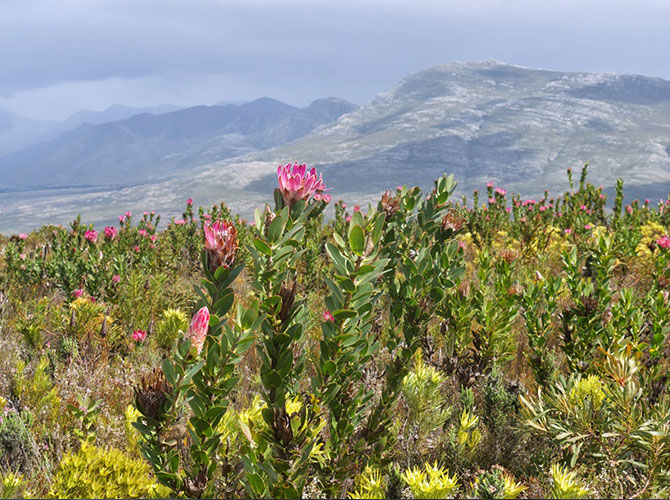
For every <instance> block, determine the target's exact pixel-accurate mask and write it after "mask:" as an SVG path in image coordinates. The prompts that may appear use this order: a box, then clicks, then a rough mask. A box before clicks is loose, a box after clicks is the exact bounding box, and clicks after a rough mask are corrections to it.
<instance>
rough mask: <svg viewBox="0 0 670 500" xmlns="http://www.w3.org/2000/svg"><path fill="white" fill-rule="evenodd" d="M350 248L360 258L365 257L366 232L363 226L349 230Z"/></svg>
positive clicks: (352, 227)
mask: <svg viewBox="0 0 670 500" xmlns="http://www.w3.org/2000/svg"><path fill="white" fill-rule="evenodd" d="M349 247H350V248H351V251H352V252H354V253H355V254H356V255H358V256H359V257H360V256H361V255H363V250H365V232H364V231H363V228H362V227H361V226H359V225H354V226H351V228H350V229H349Z"/></svg>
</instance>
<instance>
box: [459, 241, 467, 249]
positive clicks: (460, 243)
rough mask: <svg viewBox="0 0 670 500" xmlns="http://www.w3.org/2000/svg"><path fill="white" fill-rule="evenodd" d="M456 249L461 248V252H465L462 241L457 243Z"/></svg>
mask: <svg viewBox="0 0 670 500" xmlns="http://www.w3.org/2000/svg"><path fill="white" fill-rule="evenodd" d="M458 248H462V249H463V250H465V243H463V242H462V241H459V242H458Z"/></svg>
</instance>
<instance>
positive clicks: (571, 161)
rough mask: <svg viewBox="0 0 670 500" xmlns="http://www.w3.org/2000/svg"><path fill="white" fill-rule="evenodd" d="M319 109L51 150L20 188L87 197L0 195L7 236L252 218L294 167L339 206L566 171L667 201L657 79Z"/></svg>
mask: <svg viewBox="0 0 670 500" xmlns="http://www.w3.org/2000/svg"><path fill="white" fill-rule="evenodd" d="M318 102H319V101H317V103H318ZM337 102H341V101H337ZM315 104H316V103H315ZM315 104H313V105H312V106H311V107H313V106H314V105H315ZM245 106H251V105H244V106H241V107H237V108H229V107H225V106H224V107H221V110H220V111H221V112H222V113H233V110H236V111H235V113H242V114H243V113H246V111H247V110H246V108H245ZM311 107H308V108H305V109H304V110H297V109H294V108H286V107H281V106H280V107H279V108H278V110H277V113H275V114H272V113H270V114H269V118H268V120H267V121H266V122H263V124H261V123H260V122H259V123H258V125H259V126H258V128H257V132H255V133H249V134H246V135H245V134H242V135H240V132H239V130H238V129H237V128H235V127H233V126H228V125H226V126H222V127H219V126H218V125H217V124H218V123H219V122H217V124H215V123H212V122H211V121H208V119H205V118H204V117H200V116H199V117H198V118H195V117H194V116H192V115H191V114H193V115H195V114H196V113H201V114H203V115H206V114H208V113H211V112H213V109H214V108H216V110H217V112H218V111H219V110H218V107H214V108H204V107H203V108H202V109H200V108H197V109H196V108H191V109H190V110H182V111H178V112H175V113H169V114H167V115H163V116H162V118H161V119H160V120H158V119H149V118H148V117H135V118H134V119H131V120H130V121H123V122H118V123H113V124H106V125H103V126H101V127H93V128H88V129H83V130H79V131H77V132H73V133H72V134H73V135H72V136H71V137H70V138H69V142H68V143H67V147H65V146H63V148H61V147H60V146H56V145H55V144H52V146H50V147H52V148H53V149H51V150H49V154H48V155H46V156H45V157H46V158H48V160H45V161H44V162H43V163H41V164H37V163H31V164H30V165H31V167H30V168H32V170H30V169H26V172H25V173H24V174H22V175H23V176H24V177H23V179H24V180H25V182H30V183H31V184H32V185H35V184H40V185H43V184H45V183H46V184H48V187H50V188H52V187H54V186H64V185H68V186H73V185H74V186H81V188H79V189H78V190H72V189H68V190H53V189H50V190H49V191H36V190H32V191H31V192H23V193H21V195H20V196H18V195H16V194H13V193H9V192H7V193H4V194H1V195H0V210H1V211H2V215H0V231H7V230H10V229H15V230H18V229H19V228H21V227H23V226H28V227H31V226H35V225H37V224H38V223H40V222H46V221H47V220H45V219H44V217H47V218H48V221H53V222H67V221H68V220H69V219H71V218H72V217H73V216H74V215H76V214H77V213H79V212H84V213H86V214H87V216H88V217H90V218H91V220H95V221H98V222H104V221H111V220H113V218H114V217H115V215H116V214H117V213H118V212H119V210H125V208H126V207H137V208H139V207H142V206H147V205H149V206H153V207H155V208H156V209H157V210H161V211H163V212H164V213H168V214H176V213H178V211H179V210H180V208H179V207H180V206H181V204H182V203H183V199H182V198H183V196H189V197H192V198H194V199H196V200H197V202H198V203H202V204H210V203H213V202H217V201H220V200H225V201H226V202H227V203H228V204H229V205H230V206H231V207H232V209H233V210H235V211H239V212H240V213H242V214H244V215H245V216H249V215H250V214H251V211H252V207H254V206H255V205H256V204H257V203H258V202H260V200H261V199H262V196H261V193H264V192H266V191H267V189H268V186H270V185H273V184H274V182H275V179H276V177H275V170H276V168H277V165H278V164H280V163H286V162H289V161H301V162H305V163H308V164H310V165H315V166H317V167H319V168H320V169H322V170H323V172H324V173H325V174H327V176H328V179H329V182H328V184H329V187H332V188H333V189H332V191H331V194H332V195H333V196H334V197H336V198H344V199H347V200H348V201H351V202H359V203H365V202H367V201H370V200H372V199H374V198H375V197H376V196H377V195H378V194H379V193H380V191H382V190H383V189H385V188H386V187H387V186H389V185H394V186H395V185H398V184H416V185H419V186H422V187H426V186H427V185H429V184H430V182H431V179H433V178H435V177H436V176H438V175H440V174H441V173H442V172H451V173H454V174H455V175H456V176H457V177H458V178H459V179H460V180H461V182H460V184H459V191H460V192H461V193H465V192H470V191H471V190H472V189H481V187H482V185H483V184H484V183H486V182H488V181H493V182H496V183H498V184H500V185H503V186H505V187H506V188H507V189H510V190H514V191H518V192H520V193H523V194H524V195H528V196H537V195H539V194H541V193H540V192H539V190H540V189H542V190H543V189H544V188H545V187H546V188H548V189H549V190H551V191H552V192H557V191H564V190H565V189H566V183H565V179H564V172H565V169H566V168H567V167H570V166H573V167H579V166H581V165H582V164H583V163H585V162H589V163H590V164H591V169H590V171H591V176H592V179H593V181H594V182H595V183H598V184H602V185H603V186H604V188H605V191H606V192H608V193H610V194H611V192H612V189H613V185H614V183H615V180H616V178H618V177H624V178H625V180H626V185H627V193H629V194H631V195H637V193H644V196H645V197H665V196H666V195H667V193H668V191H670V82H669V81H666V80H662V79H659V78H651V77H646V76H639V75H616V74H593V73H566V72H559V71H546V70H537V69H529V68H523V67H519V66H511V65H506V64H503V63H499V62H496V61H486V62H467V63H453V64H445V65H441V66H436V67H433V68H429V69H426V70H424V71H421V72H418V73H416V74H413V75H410V76H408V77H406V78H405V79H403V80H402V81H400V82H399V83H398V84H397V85H395V86H394V87H392V88H391V89H389V90H387V91H384V92H381V93H380V94H378V95H377V96H376V97H375V98H374V99H373V100H372V101H371V102H370V103H368V104H366V105H364V106H362V107H360V108H358V109H353V108H349V109H348V108H347V105H341V106H340V107H339V108H338V109H337V111H336V112H332V113H331V112H328V113H325V115H326V116H324V117H323V118H321V119H316V118H315V119H314V121H313V122H309V121H308V119H309V117H314V116H315V114H314V113H311V112H310V108H311ZM347 111H349V112H347ZM249 114H251V113H249ZM340 115H341V116H340ZM236 116H237V115H236ZM245 116H246V115H245ZM319 116H321V115H319ZM337 117H339V118H338V119H336V118H337ZM167 120H174V121H173V122H170V125H167ZM328 120H332V122H331V123H330V124H325V125H323V124H324V123H327V121H328ZM158 122H160V123H166V125H164V126H162V127H157V126H156V124H157V123H158ZM242 122H243V120H241V121H240V124H241V123H242ZM236 123H237V122H236ZM317 124H320V125H322V126H321V127H318V128H317V127H316V125H317ZM315 128H316V130H314V129H315ZM312 130H313V131H312ZM103 132H104V134H103ZM77 134H79V135H77ZM242 136H243V138H242ZM83 137H86V138H87V139H86V140H87V141H88V142H86V144H88V145H89V146H90V149H86V148H85V147H84V146H82V145H81V141H83V139H82V138H83ZM103 137H106V138H108V137H118V140H119V141H120V142H118V143H117V142H111V143H109V142H107V140H108V139H105V141H103ZM184 137H188V138H184ZM95 138H99V140H100V141H101V142H100V143H96V142H95ZM196 139H197V140H196ZM124 141H126V142H124ZM112 144H123V145H124V146H123V147H119V146H113V145H112ZM157 145H160V147H158V146H157ZM78 147H81V148H82V150H83V151H84V152H83V153H81V154H79V153H80V149H78ZM96 148H97V149H96ZM21 154H23V155H28V154H29V153H27V152H23V153H21ZM63 157H65V158H69V160H68V161H67V162H64V161H63V162H61V161H60V159H61V158H63ZM16 158H18V157H15V158H13V159H12V160H11V161H10V160H8V159H7V158H5V159H2V160H0V171H3V172H9V170H8V169H11V168H12V167H11V165H15V164H16V162H15V160H16ZM80 158H81V159H80ZM84 159H85V160H84ZM101 166H104V168H101ZM28 172H32V173H30V174H29V173H28ZM44 172H50V173H49V174H48V175H44ZM51 176H53V177H51ZM170 176H172V177H170ZM9 177H10V178H11V176H9ZM6 178H7V176H6ZM33 179H39V180H33ZM43 179H48V181H44V180H43ZM15 182H23V181H15ZM120 182H123V183H124V185H123V186H119V183H120ZM134 183H137V184H138V185H137V186H132V184H134ZM85 186H94V187H88V188H87V187H85ZM540 186H541V188H540ZM177 188H179V189H177ZM179 192H182V193H184V194H183V195H181V194H177V193H179Z"/></svg>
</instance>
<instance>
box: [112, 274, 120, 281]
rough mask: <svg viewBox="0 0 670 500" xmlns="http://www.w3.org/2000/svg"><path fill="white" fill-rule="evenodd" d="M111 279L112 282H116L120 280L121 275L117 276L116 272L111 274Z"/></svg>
mask: <svg viewBox="0 0 670 500" xmlns="http://www.w3.org/2000/svg"><path fill="white" fill-rule="evenodd" d="M112 281H113V282H114V283H118V282H119V281H121V276H119V275H118V274H115V275H114V276H112Z"/></svg>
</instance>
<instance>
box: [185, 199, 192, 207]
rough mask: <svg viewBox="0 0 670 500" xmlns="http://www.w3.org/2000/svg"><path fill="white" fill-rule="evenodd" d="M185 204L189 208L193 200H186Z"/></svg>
mask: <svg viewBox="0 0 670 500" xmlns="http://www.w3.org/2000/svg"><path fill="white" fill-rule="evenodd" d="M186 204H187V205H188V206H189V207H190V206H191V205H193V198H189V199H188V200H186Z"/></svg>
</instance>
